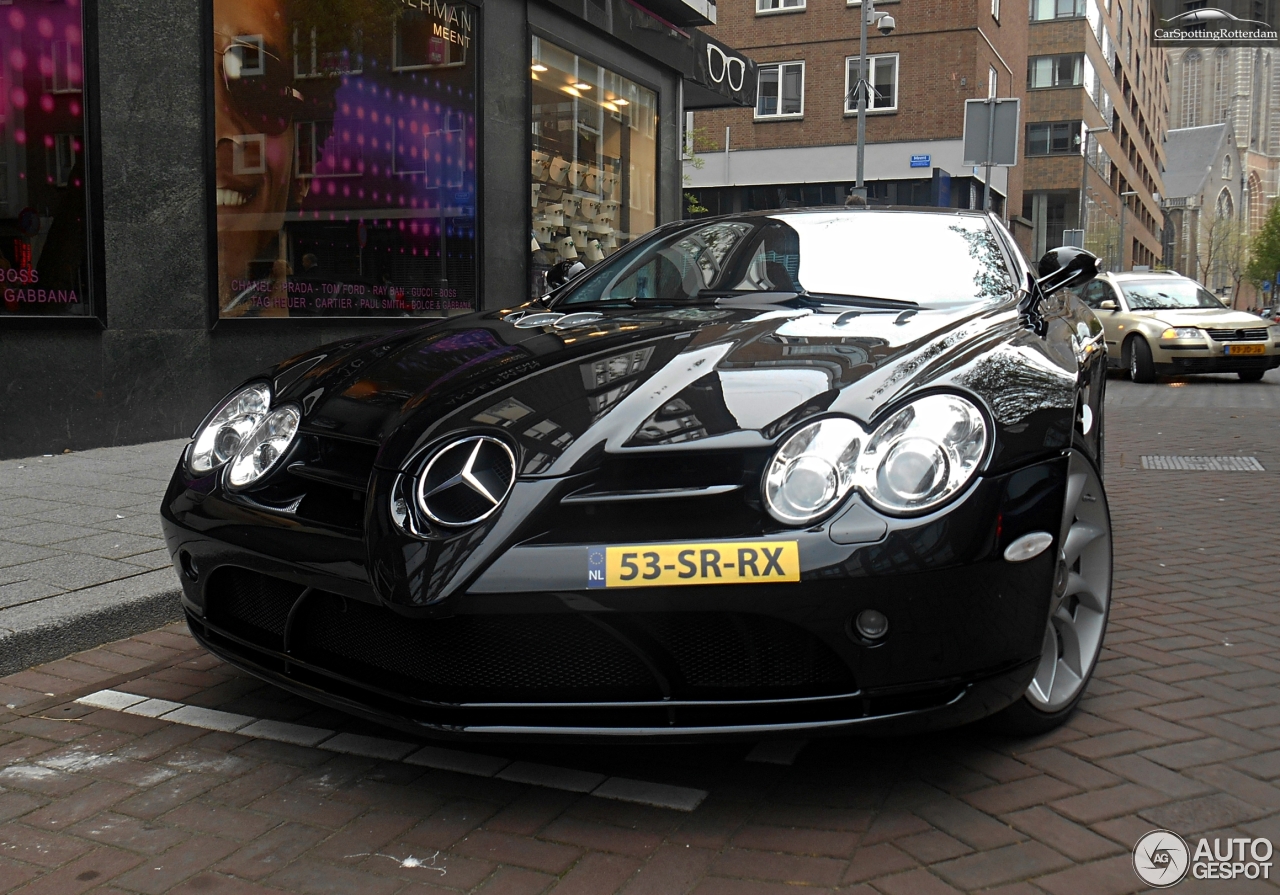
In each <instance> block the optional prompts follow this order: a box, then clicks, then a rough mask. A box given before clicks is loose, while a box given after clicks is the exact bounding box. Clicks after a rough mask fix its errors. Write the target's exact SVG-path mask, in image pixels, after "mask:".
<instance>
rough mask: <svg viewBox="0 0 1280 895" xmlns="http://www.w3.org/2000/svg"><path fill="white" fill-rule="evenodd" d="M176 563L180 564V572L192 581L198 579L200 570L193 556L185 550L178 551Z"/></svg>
mask: <svg viewBox="0 0 1280 895" xmlns="http://www.w3.org/2000/svg"><path fill="white" fill-rule="evenodd" d="M178 564H179V565H181V566H182V573H183V574H184V575H186V576H187V577H188V578H190V579H191V580H192V581H199V580H200V570H199V569H198V568H196V561H195V558H194V557H193V556H192V555H191V554H190V553H188V552H187V551H185V550H179V551H178Z"/></svg>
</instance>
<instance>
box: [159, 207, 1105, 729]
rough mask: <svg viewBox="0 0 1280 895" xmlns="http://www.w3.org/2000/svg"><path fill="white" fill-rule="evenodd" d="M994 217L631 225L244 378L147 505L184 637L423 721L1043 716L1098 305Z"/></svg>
mask: <svg viewBox="0 0 1280 895" xmlns="http://www.w3.org/2000/svg"><path fill="white" fill-rule="evenodd" d="M1096 261H1097V259H1096V258H1094V257H1093V256H1092V255H1090V254H1089V253H1087V252H1085V251H1083V250H1081V249H1074V248H1060V249H1055V250H1053V251H1052V252H1050V253H1049V254H1048V255H1046V256H1045V258H1044V259H1042V260H1041V262H1040V264H1039V266H1038V269H1037V270H1036V271H1032V270H1031V269H1029V268H1028V266H1027V265H1026V264H1025V263H1024V262H1023V260H1022V258H1021V256H1020V255H1019V254H1018V251H1017V249H1016V248H1015V245H1014V242H1013V240H1012V238H1011V237H1010V236H1009V234H1008V232H1007V231H1006V230H1005V229H1004V226H1003V225H1002V224H1001V223H1000V221H999V219H998V218H996V217H994V216H991V215H986V214H980V213H974V212H962V211H952V210H942V209H938V210H934V211H920V210H908V209H900V210H886V209H866V208H861V209H859V208H850V209H812V210H798V209H797V210H788V211H786V212H776V213H757V214H744V215H734V216H728V217H723V218H713V219H700V220H695V221H684V222H676V223H673V224H669V225H666V226H662V227H659V228H658V229H656V230H655V231H653V232H652V233H650V234H648V235H646V236H645V237H644V238H642V239H640V240H637V241H636V242H633V243H631V244H630V245H629V246H627V247H626V248H625V249H623V250H621V251H619V252H618V253H617V254H615V255H613V256H611V257H609V258H608V259H607V260H605V261H603V262H601V263H599V264H597V265H595V266H594V267H591V268H589V269H588V270H587V271H586V272H584V273H582V274H580V275H579V276H577V277H575V278H573V279H571V280H569V281H568V282H567V283H565V284H564V285H563V286H561V287H560V288H559V289H557V290H555V291H553V292H552V293H551V294H550V295H549V296H548V297H546V298H543V299H540V300H537V301H533V302H524V303H521V300H520V299H517V300H514V301H512V302H511V303H510V304H509V305H508V306H507V307H506V308H505V309H504V310H491V311H486V312H480V313H476V314H471V315H468V316H463V317H454V318H450V319H448V320H441V321H438V322H434V323H431V324H429V325H426V326H421V327H418V328H415V329H410V330H406V331H403V332H397V333H384V334H380V335H377V336H371V337H366V338H364V339H351V340H349V341H346V342H342V343H337V344H333V345H329V346H327V347H323V348H317V349H313V350H311V351H308V352H306V353H305V354H302V355H299V356H297V357H295V358H292V359H290V360H287V361H285V362H283V363H281V364H279V365H277V366H274V367H271V368H268V369H266V370H264V371H263V372H262V374H261V375H258V376H254V377H252V378H251V379H249V380H247V381H245V382H244V383H243V384H242V385H241V386H240V387H238V388H237V389H236V390H235V391H233V392H232V393H231V394H230V395H228V396H227V398H226V399H225V400H224V401H222V402H221V403H219V404H218V405H217V406H215V407H214V408H213V409H212V410H211V411H210V413H209V416H208V417H207V418H206V421H205V422H204V423H203V424H202V425H201V426H200V427H199V428H198V429H197V431H196V433H195V434H194V436H193V438H192V441H191V443H190V444H189V445H188V446H187V448H186V449H185V450H184V451H183V453H182V456H181V458H180V459H179V461H178V464H177V468H176V470H175V471H174V475H173V480H172V483H171V484H170V487H169V490H168V493H167V494H166V496H165V499H164V504H163V508H162V518H163V524H164V529H165V534H166V539H167V542H168V546H169V549H170V551H171V553H172V555H173V559H174V563H175V565H176V567H177V570H178V573H179V577H180V579H181V581H182V586H183V606H184V608H185V610H186V616H187V619H188V622H189V624H190V627H191V630H192V631H193V633H194V634H195V636H196V638H197V639H198V640H199V641H200V642H201V643H202V644H204V645H205V646H206V647H208V648H209V649H210V650H212V651H213V652H214V653H216V654H217V655H219V656H222V657H224V658H226V659H227V660H228V661H230V662H232V663H234V664H236V665H238V666H240V667H242V668H245V669H247V670H248V671H250V672H252V673H253V674H256V675H259V676H261V677H263V678H265V679H267V680H269V681H273V682H274V683H276V684H278V685H280V686H282V687H285V688H286V689H289V690H292V691H295V692H297V693H300V694H303V695H305V696H308V697H310V698H312V699H315V700H317V701H320V702H323V703H327V704H329V705H332V706H336V707H338V708H341V709H344V710H347V711H350V712H354V713H357V714H360V715H363V716H365V717H369V718H373V719H377V720H379V721H382V722H385V723H389V724H393V725H398V726H401V727H405V728H408V729H410V730H414V731H418V732H421V733H426V734H432V735H436V736H442V737H443V736H458V737H482V738H483V737H501V736H508V737H510V736H518V737H531V736H552V737H566V736H567V737H607V738H625V737H639V738H653V737H672V736H675V737H694V736H706V735H730V736H733V735H737V736H753V737H755V736H759V735H760V734H762V733H769V732H776V733H783V734H790V735H794V734H796V733H799V732H801V731H806V730H853V729H878V730H906V729H929V728H938V727H947V726H955V725H958V724H963V723H966V722H971V721H975V720H978V719H980V718H984V717H986V716H989V715H993V714H996V713H999V714H1000V718H1001V723H1002V724H1004V725H1005V726H1006V728H1007V729H1010V730H1015V731H1021V732H1031V731H1042V730H1046V729H1048V728H1051V727H1053V726H1056V725H1057V724H1060V723H1061V722H1062V721H1063V720H1064V719H1065V718H1066V717H1067V715H1068V714H1070V712H1071V711H1072V709H1073V708H1074V706H1075V705H1076V703H1077V702H1078V701H1079V699H1080V697H1081V695H1082V694H1083V693H1084V690H1085V687H1086V686H1087V684H1088V681H1089V678H1090V675H1091V674H1092V672H1093V668H1094V665H1095V663H1096V661H1097V658H1098V655H1099V652H1100V650H1101V645H1102V638H1103V634H1104V632H1105V629H1106V623H1107V616H1108V611H1109V608H1110V595H1111V523H1110V517H1109V515H1108V510H1107V501H1106V493H1105V491H1104V489H1103V486H1102V480H1101V476H1100V472H1099V470H1100V458H1101V452H1102V438H1103V417H1102V412H1103V397H1104V396H1103V392H1104V389H1105V387H1106V365H1105V359H1104V358H1105V351H1104V350H1103V346H1102V338H1103V333H1102V328H1101V326H1100V325H1099V324H1098V322H1097V319H1096V317H1095V315H1094V313H1093V312H1092V311H1090V310H1089V309H1088V308H1086V307H1084V305H1083V304H1081V303H1080V302H1079V301H1078V300H1077V299H1076V298H1075V296H1074V295H1073V294H1072V293H1071V292H1070V289H1069V287H1071V286H1075V285H1079V284H1081V283H1083V282H1084V281H1086V280H1087V279H1088V278H1089V277H1092V276H1093V275H1094V273H1095V272H1096V270H1097V266H1096Z"/></svg>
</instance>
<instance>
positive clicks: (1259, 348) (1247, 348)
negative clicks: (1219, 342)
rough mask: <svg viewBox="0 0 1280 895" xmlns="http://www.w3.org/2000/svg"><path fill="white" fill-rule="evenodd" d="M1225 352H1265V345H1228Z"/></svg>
mask: <svg viewBox="0 0 1280 895" xmlns="http://www.w3.org/2000/svg"><path fill="white" fill-rule="evenodd" d="M1226 351H1227V354H1266V353H1267V346H1266V345H1228V346H1227V348H1226Z"/></svg>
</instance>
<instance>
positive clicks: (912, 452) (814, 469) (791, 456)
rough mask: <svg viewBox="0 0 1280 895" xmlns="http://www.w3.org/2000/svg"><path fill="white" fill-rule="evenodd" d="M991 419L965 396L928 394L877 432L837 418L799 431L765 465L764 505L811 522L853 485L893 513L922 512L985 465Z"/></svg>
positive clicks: (780, 516)
mask: <svg viewBox="0 0 1280 895" xmlns="http://www.w3.org/2000/svg"><path fill="white" fill-rule="evenodd" d="M987 440H988V439H987V423H986V420H985V418H984V417H983V415H982V412H981V411H980V410H979V409H978V408H977V406H976V405H974V404H973V403H972V402H971V401H968V400H966V399H964V398H962V397H960V396H959V395H949V394H936V395H927V396H925V397H923V398H920V399H918V400H916V401H913V402H911V403H910V404H908V405H907V406H906V407H903V408H902V409H901V410H899V411H898V412H897V413H895V414H893V416H891V417H889V419H887V420H885V421H884V422H883V423H882V424H881V425H880V426H879V427H877V428H876V430H875V431H874V432H872V433H871V435H870V436H868V435H867V434H866V432H865V431H864V430H863V429H862V427H861V426H859V425H858V424H857V423H856V422H854V421H853V420H851V419H848V418H843V417H833V418H829V419H823V420H818V421H817V422H814V423H810V424H809V425H807V426H805V427H804V428H802V429H800V430H799V431H798V432H796V433H795V434H794V435H792V436H791V437H790V438H788V439H787V440H786V441H785V442H783V444H782V446H781V447H779V448H778V450H777V452H776V453H775V454H774V455H773V460H772V461H770V463H769V466H768V468H767V469H766V470H765V475H764V481H763V494H764V502H765V506H766V507H767V508H768V510H769V512H770V514H772V515H773V517H774V518H775V519H777V520H778V521H780V522H785V523H788V524H791V525H804V524H806V523H809V522H812V521H813V520H815V519H817V518H819V517H820V516H822V515H823V514H824V513H826V512H827V511H829V510H831V509H832V508H833V507H835V506H836V504H838V503H840V501H842V500H843V499H844V497H845V496H846V495H847V494H848V493H849V491H850V490H851V489H853V488H855V487H856V488H858V489H859V490H861V491H862V492H863V493H864V494H865V495H866V496H867V499H868V500H869V501H870V502H871V503H872V504H874V505H875V506H877V507H878V508H880V509H882V510H884V511H885V512H887V513H892V514H907V513H919V512H923V511H925V510H929V509H932V508H933V507H935V506H938V505H939V504H941V503H943V502H945V501H947V500H949V499H950V498H951V497H953V496H954V495H955V494H957V493H958V492H959V491H960V489H961V488H963V487H964V486H965V485H966V484H967V483H968V482H969V480H970V479H972V478H973V476H974V474H975V473H976V472H977V471H978V467H979V466H980V465H981V463H982V460H983V457H984V456H985V455H986V450H987Z"/></svg>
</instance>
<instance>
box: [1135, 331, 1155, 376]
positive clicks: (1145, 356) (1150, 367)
mask: <svg viewBox="0 0 1280 895" xmlns="http://www.w3.org/2000/svg"><path fill="white" fill-rule="evenodd" d="M1129 378H1130V379H1132V380H1133V381H1134V382H1155V381H1156V365H1155V362H1154V361H1152V360H1151V346H1150V345H1148V344H1147V340H1146V339H1144V338H1142V336H1134V337H1133V338H1132V339H1130V340H1129Z"/></svg>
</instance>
